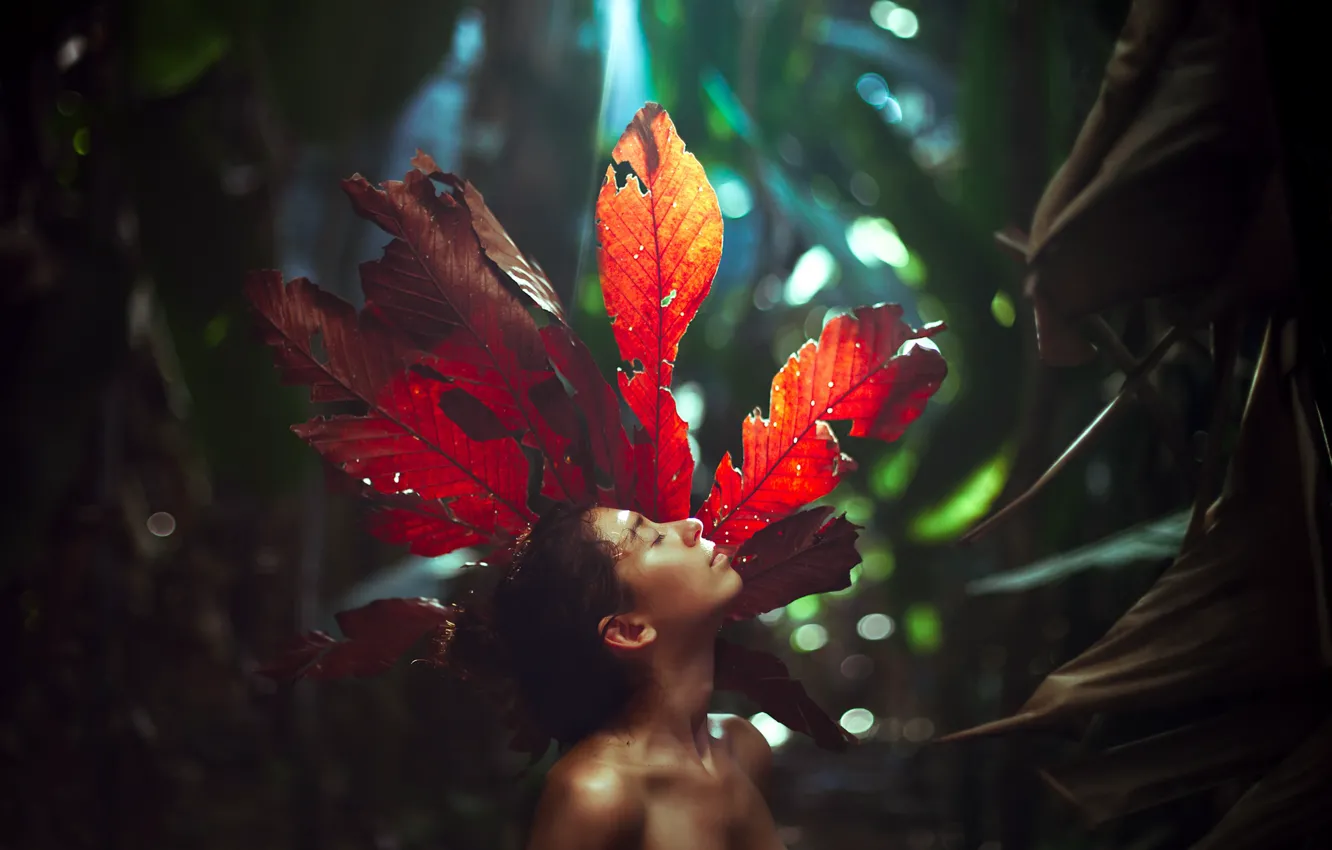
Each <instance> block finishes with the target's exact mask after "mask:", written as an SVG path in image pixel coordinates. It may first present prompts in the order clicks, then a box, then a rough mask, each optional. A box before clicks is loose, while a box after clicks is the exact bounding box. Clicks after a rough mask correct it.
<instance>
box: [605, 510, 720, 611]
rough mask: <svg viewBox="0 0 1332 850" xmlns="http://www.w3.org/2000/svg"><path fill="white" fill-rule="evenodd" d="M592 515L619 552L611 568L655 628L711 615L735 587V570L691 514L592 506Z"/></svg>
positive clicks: (635, 606) (636, 607) (718, 609)
mask: <svg viewBox="0 0 1332 850" xmlns="http://www.w3.org/2000/svg"><path fill="white" fill-rule="evenodd" d="M592 521H593V523H594V524H595V525H596V527H597V530H598V532H600V534H601V536H602V538H603V539H606V540H609V541H611V542H612V543H614V544H615V545H616V548H617V549H618V550H619V552H620V556H619V558H618V560H617V561H616V564H615V571H616V574H617V575H618V576H619V578H620V580H621V581H623V582H624V583H625V585H627V586H628V587H629V589H630V592H631V593H632V596H633V600H634V608H635V610H637V611H639V612H640V613H643V614H645V615H647V616H648V618H649V619H650V620H652V621H653V623H654V624H655V625H656V626H657V627H658V628H660V627H661V626H663V625H669V624H676V623H679V624H692V623H697V622H698V621H700V620H708V619H712V618H715V617H716V616H717V615H718V614H719V613H720V612H721V611H722V610H723V609H725V607H726V606H727V604H729V603H730V602H731V600H732V599H734V598H735V597H736V596H737V595H738V594H739V593H740V588H741V586H742V585H743V582H742V581H741V579H740V574H739V573H737V572H736V571H735V570H733V569H731V559H730V558H729V557H727V556H726V555H725V554H723V553H721V552H720V551H718V550H717V548H716V546H715V545H714V544H713V543H712V541H710V540H705V539H703V523H701V522H699V521H698V520H696V519H692V518H691V519H683V520H679V521H678V522H669V523H657V522H652V521H651V520H649V519H647V518H646V517H644V516H643V515H642V514H640V513H637V512H636V511H625V510H615V509H612V508H595V509H593V512H592Z"/></svg>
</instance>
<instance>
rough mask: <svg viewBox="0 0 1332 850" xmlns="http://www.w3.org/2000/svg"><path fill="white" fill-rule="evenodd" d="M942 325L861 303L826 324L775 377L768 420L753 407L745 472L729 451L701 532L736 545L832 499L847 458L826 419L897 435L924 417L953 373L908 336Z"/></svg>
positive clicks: (854, 430)
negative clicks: (919, 324) (912, 323)
mask: <svg viewBox="0 0 1332 850" xmlns="http://www.w3.org/2000/svg"><path fill="white" fill-rule="evenodd" d="M942 329H943V326H942V325H939V324H935V325H930V326H926V327H925V328H922V329H920V330H913V329H912V328H911V327H909V326H908V325H907V324H906V323H905V322H903V321H902V308H901V307H899V306H897V305H896V304H879V305H877V306H874V307H858V308H856V310H855V312H854V313H853V314H849V315H843V316H838V317H837V318H835V319H833V320H832V321H830V322H828V324H826V325H825V326H824V328H823V333H822V335H821V336H820V337H819V341H818V342H814V341H813V340H810V341H809V342H806V343H805V344H804V345H803V346H802V347H801V348H800V350H799V351H798V352H796V353H795V354H793V355H791V357H790V359H788V360H787V361H786V365H784V366H783V367H782V368H781V370H780V371H778V372H777V375H776V376H775V377H774V378H773V379H772V394H771V400H770V402H769V417H768V418H767V419H764V418H762V417H761V415H760V414H759V411H757V410H755V411H754V412H753V413H752V414H750V415H749V416H748V417H746V419H745V422H744V426H743V432H742V433H743V437H742V443H743V445H744V460H743V467H742V469H743V471H741V470H737V469H735V467H734V466H733V465H732V463H731V456H730V454H729V453H728V454H727V455H726V456H725V457H724V458H722V462H721V464H720V465H719V466H718V467H717V475H716V479H715V480H714V483H713V485H712V492H711V493H709V494H708V498H707V501H706V502H704V504H703V507H702V508H701V509H700V510H699V513H698V517H699V519H701V520H702V521H703V525H704V534H706V535H708V536H709V537H711V538H712V539H713V540H715V541H717V542H718V543H720V544H722V545H728V546H738V545H739V544H741V543H743V542H744V541H745V540H747V539H749V537H750V535H752V534H753V533H754V532H755V531H757V530H758V529H760V528H763V527H764V526H765V525H767V524H768V523H771V522H774V521H776V520H778V519H780V518H782V517H784V516H786V515H787V514H789V513H790V512H791V511H793V510H796V509H797V508H799V507H801V506H802V505H806V504H809V503H810V502H812V501H814V500H815V499H818V498H820V497H822V496H824V495H827V493H829V492H830V491H831V490H832V489H833V488H834V487H835V486H837V481H838V479H839V478H840V476H841V473H842V472H843V471H844V470H845V469H846V463H847V462H848V461H850V458H848V457H847V456H846V455H844V454H842V453H841V450H840V449H839V447H838V444H837V438H836V436H834V434H833V432H832V429H831V428H830V427H828V424H827V422H828V421H829V420H839V419H842V420H845V419H849V420H851V434H852V436H856V437H875V438H878V439H881V440H895V439H897V438H898V437H899V436H901V434H902V431H903V430H904V429H905V428H906V426H907V425H908V424H909V423H911V422H912V421H914V420H915V419H916V417H918V416H920V414H921V411H923V410H924V409H925V402H926V401H927V400H928V399H929V397H930V396H931V395H933V394H934V391H935V390H937V389H938V388H939V384H940V383H941V382H942V381H943V379H944V376H945V375H946V374H947V367H946V366H945V364H944V360H943V357H942V356H940V354H939V352H938V351H937V350H935V349H933V348H926V347H924V346H912V347H911V348H910V350H908V351H906V352H905V353H899V349H901V348H902V346H903V344H904V343H906V342H907V341H909V340H913V339H921V338H923V337H928V336H931V335H933V334H935V333H938V332H939V331H940V330H942Z"/></svg>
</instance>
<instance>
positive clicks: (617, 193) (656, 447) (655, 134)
mask: <svg viewBox="0 0 1332 850" xmlns="http://www.w3.org/2000/svg"><path fill="white" fill-rule="evenodd" d="M611 156H612V158H613V159H614V160H615V161H616V162H617V163H621V164H623V165H627V166H628V167H629V168H631V169H632V170H633V173H632V174H631V175H629V177H628V178H627V179H626V180H625V182H624V187H623V188H617V187H616V179H615V168H614V167H613V166H611V167H607V169H606V179H605V181H604V182H603V183H602V186H601V192H600V194H599V195H598V196H597V236H598V238H599V244H598V251H597V261H598V264H599V266H600V268H601V288H602V294H603V295H604V297H605V302H606V311H607V313H609V314H610V317H611V322H612V324H611V329H612V330H613V331H614V334H615V342H616V344H617V345H618V346H619V349H620V357H621V359H623V360H624V361H626V362H628V363H630V364H632V365H633V368H635V369H636V370H637V371H635V372H634V374H632V375H624V374H623V373H622V374H621V377H620V391H621V393H622V394H623V395H624V399H625V401H626V402H627V403H628V405H629V408H630V410H632V411H633V412H634V414H635V415H636V416H637V417H638V421H639V422H640V423H641V424H642V427H643V435H642V438H641V439H637V440H636V441H635V442H636V444H637V445H636V447H635V456H636V458H637V461H638V464H639V466H640V471H641V472H642V473H644V475H642V476H641V477H640V478H639V480H638V482H637V489H638V494H637V496H638V497H637V505H636V506H637V507H638V508H639V509H640V510H641V511H643V512H644V513H646V514H648V515H649V516H651V517H653V518H654V519H657V520H660V521H663V522H666V521H673V520H677V519H682V518H684V517H686V516H688V515H689V485H690V482H691V480H692V478H693V469H694V463H693V459H692V457H691V456H690V455H689V450H688V447H687V445H686V444H685V443H686V439H685V438H686V434H687V431H686V428H685V426H684V423H683V421H682V420H680V417H679V415H678V414H677V413H676V411H675V404H674V400H673V399H672V398H671V395H670V392H669V388H670V386H671V375H672V372H673V371H674V368H675V357H676V353H677V351H678V349H679V345H680V339H681V338H682V337H683V336H684V332H685V329H686V328H687V327H688V326H689V323H690V322H691V321H692V320H693V318H694V316H695V314H697V313H698V308H699V305H701V304H702V303H703V299H704V298H705V297H707V294H708V290H709V289H711V287H712V278H713V275H715V274H716V272H717V264H718V262H719V261H720V259H721V242H722V220H721V211H720V209H719V208H718V206H717V196H716V193H714V192H713V191H712V187H711V186H710V185H709V184H708V179H707V176H706V175H705V174H704V173H703V166H702V165H700V164H699V162H698V160H697V159H695V158H694V155H693V154H690V153H686V152H685V146H684V142H683V141H681V139H680V137H679V135H677V134H676V132H675V125H674V124H672V123H671V119H670V117H669V116H668V115H667V114H666V112H665V111H664V110H663V109H662V108H661V107H660V106H658V105H657V104H655V103H650V104H648V105H646V106H644V107H643V108H642V109H640V110H639V111H638V114H637V115H635V116H634V119H633V121H632V122H630V124H629V127H628V128H627V129H626V130H625V131H624V135H623V136H621V137H620V141H619V142H618V143H617V144H616V145H615V149H614V150H613V151H612V152H611Z"/></svg>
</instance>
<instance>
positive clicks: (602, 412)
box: [541, 324, 634, 507]
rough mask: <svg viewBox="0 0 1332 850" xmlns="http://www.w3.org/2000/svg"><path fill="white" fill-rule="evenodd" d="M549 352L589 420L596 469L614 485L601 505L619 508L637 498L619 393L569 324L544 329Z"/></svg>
mask: <svg viewBox="0 0 1332 850" xmlns="http://www.w3.org/2000/svg"><path fill="white" fill-rule="evenodd" d="M541 336H542V338H543V339H544V340H545V341H546V351H547V352H548V353H549V354H550V359H551V360H552V362H554V364H555V368H556V369H558V370H559V372H560V374H561V375H563V376H564V378H565V380H567V381H568V382H569V384H570V386H572V387H573V390H574V402H575V403H576V404H577V405H578V407H579V408H580V409H581V410H582V413H583V418H584V419H585V420H586V421H587V429H588V443H589V445H590V448H591V451H592V460H593V462H594V464H595V466H596V470H597V472H598V473H600V474H601V475H604V476H605V478H606V480H607V481H609V482H610V485H611V486H610V487H609V488H608V489H607V490H606V491H604V492H601V493H600V496H601V498H600V499H599V501H600V503H601V504H603V505H607V506H611V507H619V506H621V505H628V504H631V503H632V500H633V498H634V495H633V494H634V469H633V459H632V457H631V454H630V451H631V450H630V446H629V438H628V437H627V436H626V435H625V433H624V425H623V424H621V422H620V401H619V399H618V398H617V397H616V395H615V390H613V389H611V386H610V384H608V383H606V379H605V377H604V376H602V374H601V370H600V369H598V368H597V364H596V361H594V360H593V359H592V353H591V352H590V351H588V350H587V346H586V345H585V344H584V343H583V341H582V340H581V339H579V338H578V337H577V335H575V334H574V332H573V331H572V330H570V329H569V328H568V327H566V326H565V325H561V324H549V325H546V326H545V327H544V328H542V329H541Z"/></svg>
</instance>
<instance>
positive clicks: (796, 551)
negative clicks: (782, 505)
mask: <svg viewBox="0 0 1332 850" xmlns="http://www.w3.org/2000/svg"><path fill="white" fill-rule="evenodd" d="M832 511H833V509H832V508H831V507H827V506H824V507H818V508H812V509H810V510H807V511H801V512H800V513H797V514H792V515H791V516H789V517H787V518H786V519H783V520H779V521H778V522H775V523H773V524H772V525H770V526H768V527H767V528H763V529H760V530H759V531H756V532H755V533H754V536H753V537H750V538H749V539H748V540H746V541H745V545H743V546H741V547H740V549H739V551H737V552H736V553H735V556H734V558H732V560H731V563H732V564H733V565H734V566H735V571H736V572H738V573H739V574H740V577H741V578H743V579H744V580H745V587H744V590H742V591H741V592H740V595H739V596H738V597H737V598H736V600H735V601H734V602H733V603H731V607H730V610H728V611H727V612H726V613H727V617H728V618H729V619H732V620H744V619H748V618H749V617H756V616H758V615H759V614H763V613H765V612H767V611H771V610H773V609H774V608H780V607H782V606H783V605H786V604H787V603H789V602H793V601H794V600H796V599H799V598H801V597H802V596H808V595H810V594H811V593H828V592H829V591H833V590H841V589H842V588H844V587H850V586H851V568H852V567H854V566H855V565H856V564H858V563H860V553H859V552H857V551H856V536H857V534H858V530H859V526H857V525H855V524H853V523H851V522H848V521H847V519H846V517H844V516H839V517H834V518H833V519H828V516H829V515H830V514H831V513H832Z"/></svg>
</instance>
